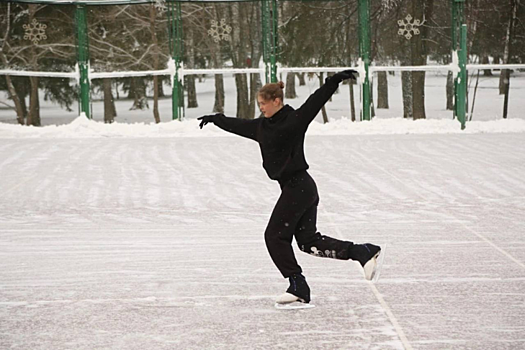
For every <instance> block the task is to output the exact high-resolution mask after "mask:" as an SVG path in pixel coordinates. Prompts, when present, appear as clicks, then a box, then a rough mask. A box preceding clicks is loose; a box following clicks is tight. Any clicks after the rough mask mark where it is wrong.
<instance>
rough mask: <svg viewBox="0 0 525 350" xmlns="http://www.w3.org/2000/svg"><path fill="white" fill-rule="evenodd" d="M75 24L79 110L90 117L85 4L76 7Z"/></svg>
mask: <svg viewBox="0 0 525 350" xmlns="http://www.w3.org/2000/svg"><path fill="white" fill-rule="evenodd" d="M75 14H76V25H77V41H78V43H77V55H78V58H77V60H78V70H79V74H80V81H79V85H80V101H79V107H80V112H81V113H85V115H86V117H88V118H89V119H91V112H90V108H89V107H90V106H89V105H90V101H89V93H90V91H89V89H90V88H89V85H90V84H89V43H88V33H87V11H86V6H85V5H77V7H76V12H75Z"/></svg>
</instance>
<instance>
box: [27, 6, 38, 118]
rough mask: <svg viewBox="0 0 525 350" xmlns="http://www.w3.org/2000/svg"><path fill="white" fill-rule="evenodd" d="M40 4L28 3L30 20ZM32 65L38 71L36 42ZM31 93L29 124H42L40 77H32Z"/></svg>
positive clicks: (32, 50)
mask: <svg viewBox="0 0 525 350" xmlns="http://www.w3.org/2000/svg"><path fill="white" fill-rule="evenodd" d="M37 6H38V5H28V10H29V22H31V21H33V18H34V16H35V13H36V9H37ZM31 67H32V68H33V70H34V71H38V62H37V55H36V50H35V44H34V43H32V44H31ZM29 81H30V82H31V94H30V96H29V115H28V117H27V125H33V126H40V103H39V101H38V98H39V97H38V77H30V78H29Z"/></svg>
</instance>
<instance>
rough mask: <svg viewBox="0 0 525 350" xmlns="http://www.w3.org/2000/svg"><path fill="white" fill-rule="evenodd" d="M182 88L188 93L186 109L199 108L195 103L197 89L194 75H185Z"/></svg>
mask: <svg viewBox="0 0 525 350" xmlns="http://www.w3.org/2000/svg"><path fill="white" fill-rule="evenodd" d="M184 86H185V87H186V91H187V92H188V108H197V107H199V103H198V102H197V89H196V87H195V75H185V76H184Z"/></svg>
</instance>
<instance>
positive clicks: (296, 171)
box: [198, 70, 381, 304]
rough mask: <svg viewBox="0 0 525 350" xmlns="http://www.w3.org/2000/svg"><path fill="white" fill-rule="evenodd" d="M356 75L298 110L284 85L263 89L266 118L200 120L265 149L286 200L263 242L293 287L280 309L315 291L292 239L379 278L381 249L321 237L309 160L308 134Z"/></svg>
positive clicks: (331, 81)
mask: <svg viewBox="0 0 525 350" xmlns="http://www.w3.org/2000/svg"><path fill="white" fill-rule="evenodd" d="M356 73H357V72H356V71H353V70H345V71H342V72H339V73H336V74H335V75H333V76H331V77H329V78H327V79H326V81H325V84H324V85H323V86H321V87H320V88H319V89H317V90H316V91H315V92H314V93H313V94H312V95H310V97H308V99H307V100H306V102H304V104H303V105H302V106H301V107H300V108H299V109H297V110H295V109H293V108H292V107H291V106H289V105H284V103H283V89H284V83H283V82H279V83H271V84H266V85H265V86H263V87H262V88H261V89H260V90H259V92H258V94H257V101H258V103H259V109H260V110H261V112H262V114H263V116H264V117H263V116H261V117H259V118H256V119H251V120H247V119H238V118H229V117H226V116H224V114H220V113H219V114H215V115H206V116H202V117H200V118H198V120H200V121H201V123H200V128H201V129H202V127H203V126H204V125H206V124H208V123H213V124H215V125H216V126H218V127H219V128H221V129H223V130H225V131H228V132H231V133H233V134H236V135H239V136H243V137H246V138H249V139H251V140H254V141H256V142H257V143H258V144H259V147H260V149H261V153H262V158H263V168H264V170H266V173H267V174H268V176H269V177H270V179H272V180H276V181H278V182H279V185H280V187H281V195H280V197H279V200H278V201H277V203H276V204H275V208H274V210H273V212H272V215H271V217H270V221H269V223H268V226H267V227H266V231H265V233H264V238H265V242H266V246H267V248H268V252H269V253H270V256H271V258H272V260H273V262H274V263H275V265H276V266H277V268H278V269H279V271H280V272H281V274H282V275H283V277H285V278H288V279H289V281H290V287H289V288H288V290H287V291H286V293H284V294H283V295H281V296H280V297H278V298H277V300H276V302H277V304H290V303H296V302H301V303H309V302H310V288H309V287H308V284H307V283H306V279H305V277H304V276H303V274H302V269H301V267H300V266H299V264H298V263H297V260H296V259H295V255H294V252H293V248H292V238H293V237H295V240H296V241H297V244H298V246H299V248H300V249H301V251H303V252H306V253H308V254H311V255H315V256H319V257H324V258H332V259H340V260H349V259H352V260H356V261H358V262H359V263H360V264H361V266H362V267H363V269H364V274H365V278H366V279H368V280H371V279H372V278H373V277H374V274H375V273H376V267H377V258H378V257H379V255H380V253H381V248H380V247H379V246H376V245H373V244H370V243H365V244H354V243H353V242H349V241H341V240H338V239H334V238H331V237H328V236H325V235H322V234H321V233H319V232H317V227H316V221H317V205H318V204H319V195H318V193H317V187H316V184H315V182H314V180H313V179H312V177H311V176H310V175H309V174H308V172H307V170H308V168H309V166H308V163H307V162H306V159H305V156H304V139H305V133H306V130H307V129H308V126H309V125H310V123H311V122H312V121H313V120H314V118H315V116H316V115H317V113H319V111H320V110H321V108H322V107H323V105H324V104H325V103H326V102H327V101H328V100H329V99H330V97H331V96H332V95H333V94H334V92H335V91H336V90H337V88H338V86H339V83H341V82H342V81H343V80H345V79H355V75H354V74H356Z"/></svg>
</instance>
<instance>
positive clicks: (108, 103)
mask: <svg viewBox="0 0 525 350" xmlns="http://www.w3.org/2000/svg"><path fill="white" fill-rule="evenodd" d="M102 80H103V82H102V84H103V91H104V123H108V124H111V123H113V122H114V121H115V117H116V116H117V111H116V109H115V101H114V99H113V92H112V89H111V82H112V81H111V79H102Z"/></svg>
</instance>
